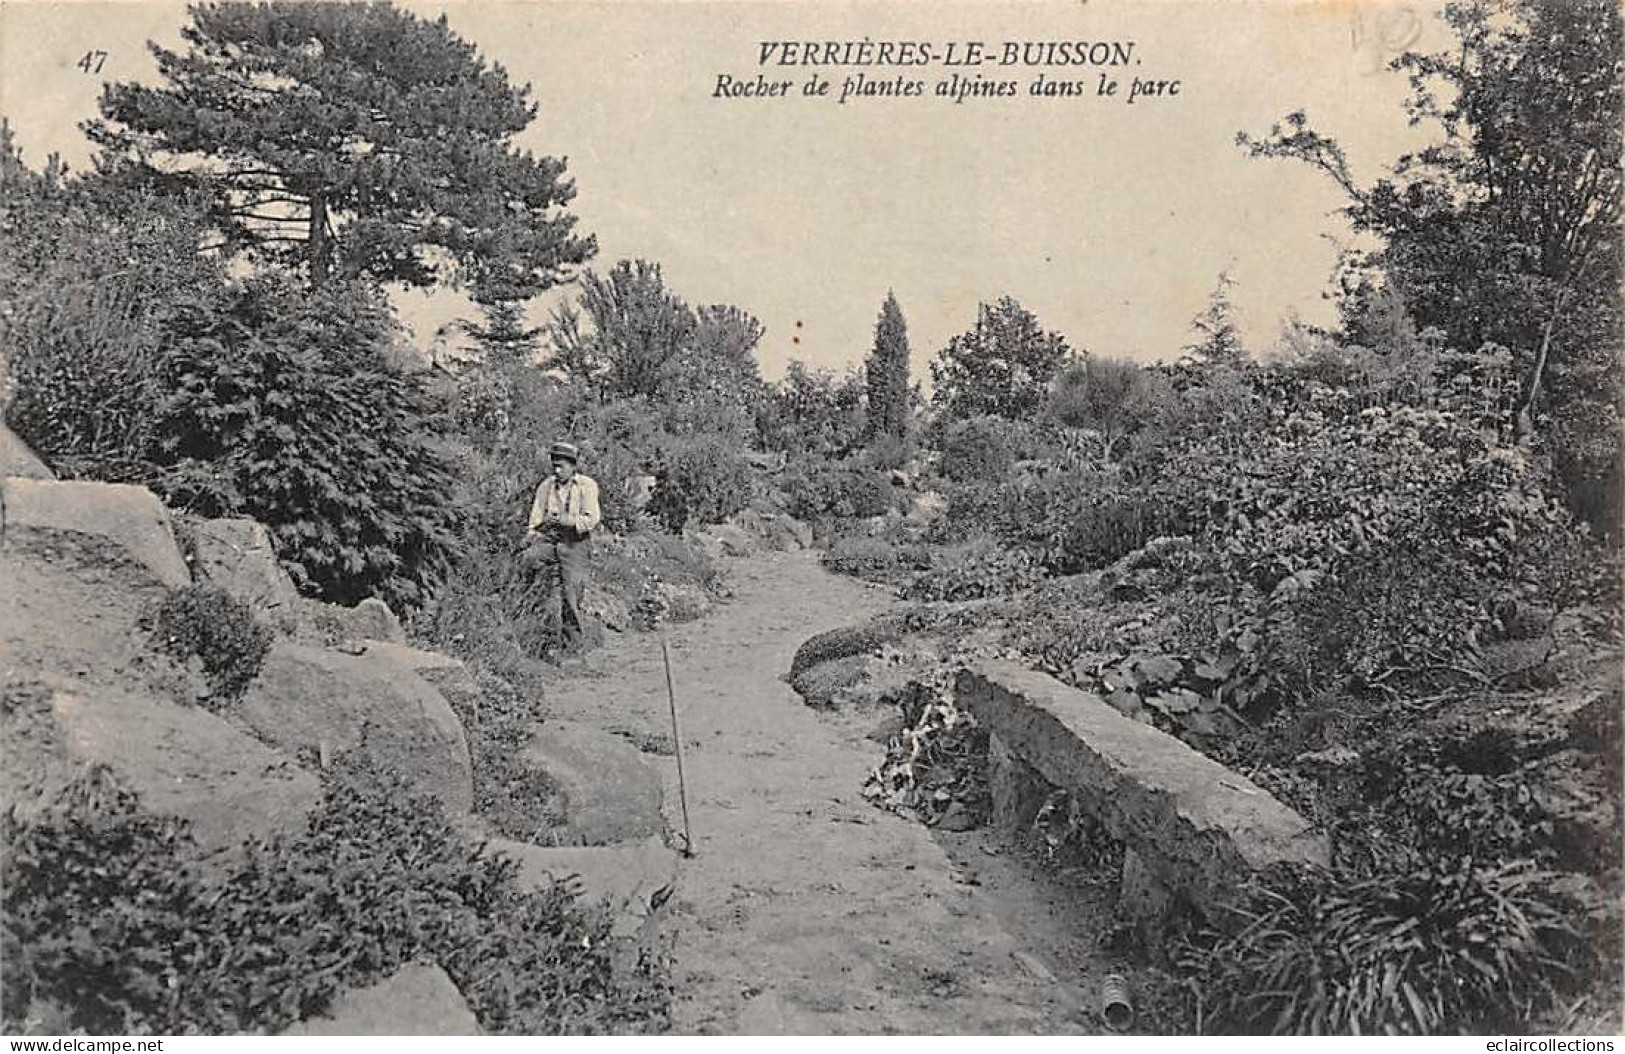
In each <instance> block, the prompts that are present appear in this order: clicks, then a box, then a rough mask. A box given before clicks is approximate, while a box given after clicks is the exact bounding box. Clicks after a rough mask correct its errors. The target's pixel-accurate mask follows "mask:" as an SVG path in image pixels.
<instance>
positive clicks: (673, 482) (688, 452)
mask: <svg viewBox="0 0 1625 1054" xmlns="http://www.w3.org/2000/svg"><path fill="white" fill-rule="evenodd" d="M655 477H656V480H657V482H656V483H655V489H654V494H653V496H652V497H651V498H650V501H649V511H650V512H652V513H653V514H654V515H655V517H656V518H657V519H659V520H660V522H661V523H662V524H663V525H664V526H665V528H666V529H667V530H668V531H671V532H672V533H673V534H676V533H678V532H680V531H682V529H683V527H684V526H686V525H687V524H690V523H696V524H700V523H721V522H722V521H723V520H725V519H727V518H728V517H729V516H732V515H733V514H734V513H736V512H738V511H739V510H740V509H743V508H744V507H745V506H746V505H748V504H750V499H751V497H752V495H753V493H754V490H753V488H754V485H755V484H754V477H753V476H752V474H751V470H750V464H749V462H747V461H746V460H745V458H744V456H743V454H741V453H740V450H739V447H738V446H736V445H731V444H729V443H726V442H724V441H722V440H720V439H716V438H712V437H709V436H701V437H695V438H692V439H674V440H670V441H668V442H667V443H666V445H665V448H664V450H663V451H662V452H661V458H660V464H659V468H658V469H657V470H656V473H655Z"/></svg>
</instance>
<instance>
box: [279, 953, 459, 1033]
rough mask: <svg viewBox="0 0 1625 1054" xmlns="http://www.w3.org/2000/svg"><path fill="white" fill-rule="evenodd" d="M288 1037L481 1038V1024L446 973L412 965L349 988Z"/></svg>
mask: <svg viewBox="0 0 1625 1054" xmlns="http://www.w3.org/2000/svg"><path fill="white" fill-rule="evenodd" d="M284 1034H285V1035H289V1036H477V1035H479V1034H480V1026H479V1023H478V1022H477V1021H475V1019H474V1012H473V1011H471V1010H470V1009H469V1008H468V1003H467V1002H466V1001H465V1000H464V999H463V993H461V992H459V991H458V990H457V986H456V985H455V984H453V983H452V980H451V978H450V977H447V976H446V971H444V970H442V969H441V968H440V967H438V966H435V965H431V964H426V963H411V964H408V965H406V966H403V967H401V968H400V969H399V970H396V971H395V972H394V973H393V974H391V975H390V976H388V977H386V978H385V979H384V980H382V981H379V982H378V983H377V984H374V985H369V986H368V987H366V988H358V989H356V990H355V991H352V992H346V993H345V994H344V995H342V996H340V997H339V998H338V999H336V1000H334V1002H333V1007H332V1009H331V1010H329V1011H328V1012H327V1013H326V1014H324V1015H322V1016H321V1017H315V1018H310V1019H309V1020H307V1021H303V1022H301V1023H299V1024H297V1025H295V1026H294V1027H293V1028H290V1029H288V1031H287V1032H286V1033H284Z"/></svg>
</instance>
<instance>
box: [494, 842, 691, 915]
mask: <svg viewBox="0 0 1625 1054" xmlns="http://www.w3.org/2000/svg"><path fill="white" fill-rule="evenodd" d="M491 846H492V848H494V849H498V850H500V851H501V852H504V853H506V854H508V855H509V856H511V857H513V858H514V859H515V860H517V861H518V862H519V884H520V886H521V887H522V888H526V889H547V888H550V887H551V886H553V885H554V884H555V883H560V882H567V881H572V880H573V881H574V882H575V884H576V888H577V890H578V891H579V892H580V893H581V895H582V896H583V897H584V898H586V899H588V900H592V901H597V902H600V903H601V904H602V905H603V906H604V907H605V908H606V909H607V910H608V911H609V912H610V914H611V917H612V918H613V919H614V932H615V934H616V936H620V937H627V936H632V935H633V934H636V933H637V932H638V931H639V930H640V929H642V928H643V927H644V926H645V925H646V924H648V922H649V920H650V919H652V918H654V917H655V916H656V914H657V913H658V912H659V910H660V908H661V906H662V905H664V904H665V903H666V902H667V901H668V900H669V899H670V898H671V895H672V892H673V891H674V890H675V888H676V885H677V867H678V857H677V854H676V853H674V852H672V851H671V850H670V849H667V848H666V846H665V845H664V844H663V843H662V842H661V841H660V839H658V838H649V839H646V840H645V841H642V842H639V843H637V844H636V845H613V846H583V847H568V848H545V847H542V846H537V845H528V844H526V843H524V842H512V841H507V840H504V839H494V840H493V841H492V842H491Z"/></svg>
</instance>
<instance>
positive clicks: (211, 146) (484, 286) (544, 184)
mask: <svg viewBox="0 0 1625 1054" xmlns="http://www.w3.org/2000/svg"><path fill="white" fill-rule="evenodd" d="M191 16H192V21H191V23H190V24H189V25H188V26H186V27H185V28H184V29H183V30H182V35H183V36H184V37H185V39H186V41H187V43H188V45H189V47H188V49H187V50H186V51H185V52H184V53H181V52H175V51H169V50H167V49H164V48H161V47H158V46H157V45H150V46H151V48H152V52H153V54H154V55H155V56H156V58H157V60H158V68H159V72H160V73H161V74H162V76H163V80H164V83H163V85H162V86H161V87H148V86H145V85H141V84H135V83H120V84H112V85H109V86H108V87H107V88H106V89H105V91H104V93H103V96H102V100H101V111H102V116H103V119H102V120H98V121H93V122H90V123H88V124H87V125H86V132H87V133H88V134H89V136H90V137H91V139H92V140H94V141H95V142H97V143H99V144H101V145H102V147H103V148H104V158H103V162H102V163H103V164H104V165H107V166H109V167H121V166H123V165H128V166H129V169H128V171H127V172H126V173H125V174H126V176H128V177H130V178H135V179H145V180H149V181H151V182H153V183H155V184H158V185H161V186H174V185H179V186H185V187H201V188H204V189H205V190H206V191H207V192H208V194H209V197H210V202H211V215H212V218H213V220H214V222H215V224H216V225H217V226H218V228H219V230H220V232H221V233H222V234H223V235H224V239H225V244H226V245H228V246H230V247H232V248H234V249H244V250H248V251H250V252H251V253H252V255H254V256H255V257H257V258H260V259H263V260H268V261H272V262H279V263H289V264H295V265H297V266H299V267H302V268H303V269H304V270H305V272H306V273H307V274H308V276H309V278H310V280H311V282H312V283H313V284H316V285H320V284H322V283H323V282H325V281H327V280H328V279H329V278H330V277H349V278H358V277H363V278H368V279H373V280H378V281H400V282H405V283H407V284H410V285H415V286H427V285H431V284H434V283H435V282H436V281H438V280H440V279H441V278H443V277H447V274H446V272H447V270H448V269H449V271H450V275H451V276H452V277H455V278H457V279H459V280H460V281H462V282H463V283H465V284H466V285H467V286H469V287H471V288H473V289H474V290H475V291H476V295H477V296H478V297H479V298H481V299H517V298H520V297H524V296H529V295H532V294H534V293H536V292H539V291H541V290H543V289H546V288H548V287H550V286H552V285H553V284H555V283H556V282H558V281H560V280H561V279H563V278H566V277H568V275H569V273H570V268H571V267H572V266H573V265H576V264H580V263H582V262H584V261H585V260H586V259H587V258H588V257H589V256H590V255H591V254H592V252H593V249H594V245H593V241H592V239H591V238H580V237H577V236H576V235H575V234H573V233H572V230H573V227H574V223H575V221H574V218H573V217H571V216H569V215H567V214H565V213H563V212H562V211H561V210H562V207H563V206H565V205H567V204H568V203H569V201H570V200H571V198H572V197H573V196H574V193H575V189H574V186H573V184H572V183H571V182H570V181H569V180H568V179H566V178H565V177H564V168H565V166H564V162H563V161H562V160H559V159H556V158H551V157H536V156H533V155H531V154H530V153H528V152H525V151H521V150H518V149H516V148H515V147H514V145H513V139H514V136H515V135H517V134H518V133H519V132H521V131H522V130H523V129H524V128H525V127H526V126H527V125H529V124H530V122H531V120H532V119H533V118H534V116H535V114H536V107H535V105H534V104H533V103H531V102H530V100H529V88H528V86H526V87H516V86H515V85H513V84H511V83H510V82H509V80H508V75H507V73H506V72H505V71H504V70H503V69H502V68H501V67H499V66H493V65H488V64H487V63H486V62H485V61H484V60H483V59H482V58H480V56H479V55H478V54H477V52H476V51H475V49H474V47H473V46H472V45H470V44H469V43H467V42H466V41H464V40H462V39H461V38H460V37H458V36H457V35H456V34H455V33H453V32H452V31H451V29H450V27H449V26H448V25H447V22H446V19H445V18H444V16H442V17H441V18H440V19H439V20H437V21H435V22H424V21H422V20H421V19H418V18H416V17H414V16H412V15H410V14H407V13H405V12H403V11H399V10H397V9H396V8H394V7H393V6H391V5H390V4H388V3H367V4H328V3H285V2H278V3H259V4H248V3H221V4H196V5H193V6H192V8H191Z"/></svg>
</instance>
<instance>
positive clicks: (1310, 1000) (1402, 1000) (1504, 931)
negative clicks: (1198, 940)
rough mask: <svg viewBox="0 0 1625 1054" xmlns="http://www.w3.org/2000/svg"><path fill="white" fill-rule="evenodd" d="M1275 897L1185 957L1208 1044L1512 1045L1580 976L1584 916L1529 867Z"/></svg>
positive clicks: (1450, 866)
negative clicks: (1393, 1037) (1466, 1039)
mask: <svg viewBox="0 0 1625 1054" xmlns="http://www.w3.org/2000/svg"><path fill="white" fill-rule="evenodd" d="M1277 884H1278V885H1279V886H1280V887H1281V888H1279V889H1271V888H1263V889H1261V890H1260V891H1259V892H1258V893H1257V895H1256V903H1255V905H1254V906H1253V907H1252V908H1250V909H1245V910H1244V912H1243V915H1244V918H1245V925H1244V927H1243V928H1241V929H1240V930H1239V932H1237V933H1236V934H1235V935H1234V936H1231V937H1226V938H1221V939H1217V940H1215V941H1213V942H1212V943H1211V944H1210V945H1208V946H1207V947H1203V948H1192V949H1187V953H1186V955H1185V956H1184V962H1183V965H1184V967H1185V969H1186V970H1187V972H1188V973H1189V974H1190V975H1191V976H1193V977H1194V978H1196V979H1197V981H1198V985H1199V991H1201V992H1202V993H1204V1004H1205V1005H1204V1006H1203V1007H1202V1010H1201V1012H1200V1016H1201V1018H1202V1019H1204V1020H1205V1022H1206V1024H1207V1027H1208V1029H1209V1030H1211V1031H1216V1032H1234V1033H1243V1034H1259V1033H1275V1034H1283V1033H1284V1034H1306V1033H1312V1034H1325V1035H1351V1034H1353V1035H1371V1034H1377V1033H1401V1034H1411V1035H1435V1034H1439V1033H1446V1032H1461V1033H1468V1034H1484V1033H1495V1032H1507V1031H1514V1032H1516V1031H1521V1030H1522V1029H1523V1028H1525V1027H1526V1026H1527V1023H1528V1022H1529V1021H1531V1020H1532V1019H1533V1018H1534V1017H1535V1016H1536V1015H1537V1014H1538V1013H1539V1012H1540V1011H1542V1010H1544V1009H1547V1008H1549V1007H1550V1006H1551V1004H1552V1003H1553V1002H1554V1000H1555V998H1556V997H1557V996H1558V995H1560V994H1561V993H1563V992H1565V991H1570V990H1572V989H1573V988H1574V987H1575V986H1576V983H1577V982H1584V981H1585V980H1587V979H1588V978H1589V976H1590V969H1591V966H1592V963H1591V957H1592V955H1593V954H1594V951H1593V945H1592V939H1593V938H1592V936H1591V935H1589V934H1587V933H1586V932H1585V928H1586V927H1585V926H1584V923H1583V921H1582V920H1584V919H1585V918H1586V917H1587V914H1588V910H1587V904H1586V903H1585V902H1584V901H1583V900H1578V899H1576V897H1575V895H1573V894H1571V893H1568V892H1565V889H1566V888H1572V887H1569V886H1566V884H1565V883H1564V882H1562V881H1561V876H1559V875H1557V874H1554V873H1552V872H1548V871H1542V870H1539V869H1537V868H1535V867H1534V866H1532V865H1530V864H1528V863H1511V864H1496V865H1486V864H1482V863H1474V862H1472V861H1471V860H1470V859H1466V858H1463V859H1461V860H1458V861H1439V862H1433V863H1427V864H1421V865H1417V866H1416V867H1414V868H1412V869H1410V870H1407V871H1404V872H1400V873H1395V874H1382V875H1379V876H1376V877H1373V878H1366V879H1361V880H1358V881H1341V882H1340V881H1332V880H1328V879H1326V878H1323V877H1316V876H1307V877H1302V878H1299V879H1297V880H1292V881H1281V880H1279V879H1278V880H1277ZM1577 922H1578V924H1577Z"/></svg>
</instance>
